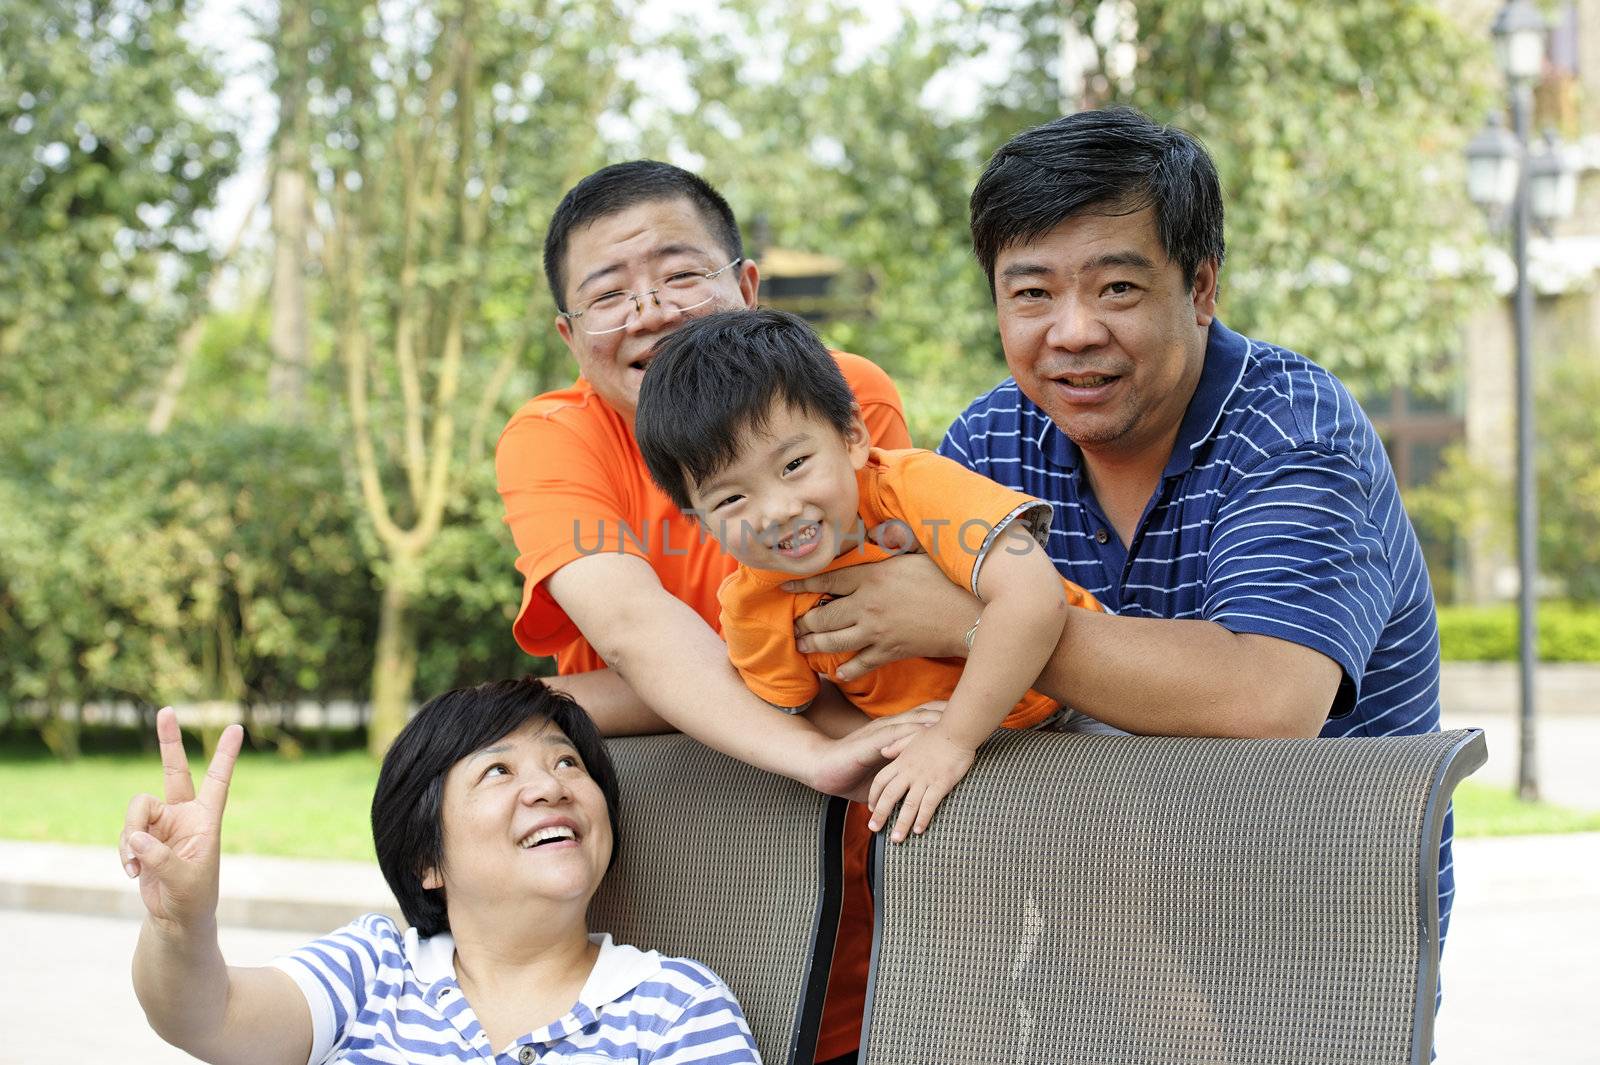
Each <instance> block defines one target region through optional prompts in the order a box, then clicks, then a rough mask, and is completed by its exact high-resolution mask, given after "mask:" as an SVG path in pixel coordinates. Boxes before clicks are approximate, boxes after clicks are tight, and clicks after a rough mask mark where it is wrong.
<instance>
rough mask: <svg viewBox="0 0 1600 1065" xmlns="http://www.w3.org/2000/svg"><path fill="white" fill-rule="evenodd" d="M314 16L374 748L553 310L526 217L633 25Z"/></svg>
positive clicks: (597, 17)
mask: <svg viewBox="0 0 1600 1065" xmlns="http://www.w3.org/2000/svg"><path fill="white" fill-rule="evenodd" d="M311 21H312V22H313V24H315V25H317V26H319V29H320V32H321V33H322V35H323V41H324V43H323V44H322V45H320V46H319V47H317V48H315V49H313V50H312V53H311V55H310V62H309V73H310V77H311V79H312V80H311V81H310V82H308V84H307V88H308V90H313V89H314V93H315V95H314V98H313V99H312V100H311V101H309V102H308V107H307V110H308V112H309V113H310V114H311V115H313V116H315V121H316V122H317V123H318V124H319V125H320V128H319V129H318V131H317V133H318V135H317V136H314V137H312V138H310V140H309V143H310V145H311V152H310V157H309V159H308V165H309V166H310V168H311V170H312V173H313V174H314V175H315V177H316V187H317V189H318V190H319V194H320V200H321V202H320V207H319V214H320V216H321V217H323V218H325V219H326V224H325V227H324V231H323V233H322V240H323V244H324V248H325V256H324V262H323V271H324V275H325V286H326V288H325V291H326V301H325V304H326V307H327V313H328V315H329V322H328V327H329V330H330V332H331V334H332V337H333V341H332V342H333V346H334V348H335V351H336V353H337V356H338V358H339V360H340V361H341V362H342V365H343V367H344V370H345V380H344V396H343V398H344V404H345V413H346V415H347V417H348V421H347V423H346V426H345V428H346V431H347V433H348V439H349V443H350V453H351V455H352V458H353V464H354V468H355V475H356V479H357V482H358V484H359V486H360V498H361V501H362V509H363V512H364V517H365V520H366V522H367V523H368V528H369V529H370V532H371V535H372V536H373V538H374V540H375V542H376V544H375V547H376V549H375V551H374V556H375V558H376V560H377V561H376V565H375V573H376V576H377V577H378V580H379V584H380V586H381V595H382V598H381V602H380V613H379V625H378V634H377V646H376V648H375V650H374V662H373V672H372V704H373V718H372V727H371V730H370V744H371V747H372V749H373V751H374V752H381V751H383V750H384V749H385V748H387V746H388V745H389V743H390V741H391V740H392V739H393V737H394V735H395V733H396V732H398V731H399V729H400V727H401V726H402V725H403V724H404V722H405V715H406V710H407V707H408V705H409V702H410V700H411V698H412V696H413V694H414V688H415V686H416V679H417V666H418V642H417V631H416V624H415V623H416V610H417V607H418V604H419V601H422V600H423V599H424V598H425V596H426V594H427V588H428V582H429V577H430V569H431V567H433V566H434V565H435V564H436V561H437V559H438V558H439V554H438V552H437V551H436V548H437V547H438V546H439V538H440V536H441V533H442V532H443V530H444V529H445V526H446V524H447V522H448V521H449V520H450V518H451V515H452V513H460V514H463V515H467V514H469V513H470V512H469V511H468V510H466V509H465V508H463V506H462V502H463V493H464V492H465V491H466V490H467V488H466V486H467V485H469V484H474V482H473V481H472V480H471V479H470V478H469V477H468V476H467V471H471V470H475V469H477V468H478V467H479V466H480V465H481V464H482V463H484V462H485V461H486V455H485V453H484V452H485V447H486V444H487V442H488V433H489V431H490V428H491V427H492V426H493V425H494V424H496V422H497V418H498V417H499V416H502V415H503V413H504V411H503V408H502V406H501V403H502V400H503V397H504V396H505V394H506V390H507V386H508V383H511V382H514V381H515V380H516V378H517V370H518V368H519V367H525V366H527V365H529V363H530V362H531V363H533V364H534V365H536V366H541V367H543V366H548V365H549V363H548V361H547V359H546V358H544V357H543V356H544V355H545V354H546V353H547V352H548V349H547V348H546V347H545V345H546V344H547V343H548V340H547V339H546V334H547V332H548V323H549V320H550V317H549V316H550V315H551V314H553V311H554V308H553V307H551V306H550V305H549V304H548V301H547V300H546V299H545V298H543V296H542V293H540V292H539V288H540V285H539V270H538V265H537V263H538V258H537V252H536V249H537V248H538V246H539V237H540V236H542V234H540V233H538V232H537V231H536V230H535V229H534V228H533V227H534V226H536V225H542V222H543V219H544V218H546V217H548V215H549V211H550V209H551V208H553V206H554V202H553V197H554V196H556V195H559V192H560V190H561V189H563V188H565V187H566V186H567V185H569V184H571V183H572V182H573V181H575V180H576V179H577V178H578V177H580V176H582V174H583V173H584V172H586V171H587V170H588V169H589V168H590V167H591V166H592V165H593V164H594V163H595V161H596V158H597V145H598V135H597V133H596V128H597V121H598V119H599V117H600V114H601V111H602V110H603V109H604V108H605V107H606V106H607V105H608V104H609V103H611V102H613V100H614V97H615V93H614V88H615V80H614V75H613V74H612V73H610V72H611V71H614V70H615V67H616V62H617V59H618V55H619V53H620V52H621V51H622V50H623V49H624V47H625V41H626V34H627V22H628V20H627V19H626V18H624V17H623V15H622V13H620V12H619V11H617V10H616V9H614V8H612V7H611V6H608V5H604V4H599V5H596V4H587V3H559V2H551V3H547V4H542V5H538V6H536V7H533V8H530V7H529V6H528V5H526V4H523V3H517V2H513V0H455V2H452V0H438V2H432V3H430V2H426V0H416V2H411V3H401V4H395V5H384V6H380V7H378V8H372V7H369V6H366V5H360V4H356V3H327V4H323V5H320V6H318V7H316V8H314V9H313V11H312V15H311ZM475 487H481V482H477V484H476V485H475ZM501 539H502V541H503V539H504V537H503V534H502V535H501ZM502 551H503V553H502V554H501V556H500V557H501V560H502V562H503V561H506V560H509V558H510V548H509V546H506V547H504V548H502ZM501 631H502V633H504V636H503V638H504V639H505V640H507V641H509V638H510V637H509V632H508V630H504V629H503V630H501Z"/></svg>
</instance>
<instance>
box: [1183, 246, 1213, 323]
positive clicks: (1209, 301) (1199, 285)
mask: <svg viewBox="0 0 1600 1065" xmlns="http://www.w3.org/2000/svg"><path fill="white" fill-rule="evenodd" d="M1189 298H1190V299H1191V300H1192V301H1193V302H1194V323H1195V325H1198V326H1200V327H1201V328H1207V327H1209V326H1210V325H1211V320H1212V319H1213V318H1215V317H1216V316H1217V261H1216V260H1215V259H1206V260H1203V261H1202V262H1201V263H1200V265H1199V266H1198V267H1196V268H1195V271H1194V285H1193V286H1192V287H1191V288H1190V290H1189Z"/></svg>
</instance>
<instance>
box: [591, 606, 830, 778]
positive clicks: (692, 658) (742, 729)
mask: <svg viewBox="0 0 1600 1065" xmlns="http://www.w3.org/2000/svg"><path fill="white" fill-rule="evenodd" d="M673 602H674V603H676V600H674V601H673ZM680 606H681V604H680ZM669 609H670V608H669ZM681 609H682V611H683V612H684V613H685V614H687V615H689V618H690V619H692V621H693V622H694V623H695V624H694V625H689V624H687V623H679V624H675V625H672V626H671V627H669V628H666V629H659V628H654V627H643V626H641V627H636V628H632V630H631V631H628V630H624V631H625V633H626V634H625V635H622V636H618V637H615V638H613V639H611V640H609V641H607V649H606V650H605V651H603V652H602V653H603V654H604V657H605V659H606V661H608V662H610V663H611V664H612V668H613V669H614V670H615V671H616V673H617V674H618V675H619V677H621V679H623V680H625V681H627V682H628V683H629V685H630V686H632V687H634V688H635V689H636V690H637V689H639V688H643V689H644V690H645V691H647V692H648V693H649V698H650V703H651V706H652V707H653V709H654V710H655V712H656V714H657V715H658V716H659V717H660V718H661V719H662V720H663V721H665V722H666V723H667V724H668V725H670V726H671V727H672V728H675V729H677V730H678V731H679V732H683V733H687V734H688V735H690V736H693V737H694V738H695V739H697V740H699V741H700V742H701V743H704V744H705V745H706V746H708V747H714V748H716V749H717V750H719V751H721V752H722V753H724V754H726V755H729V756H730V757H733V758H737V759H739V760H740V761H741V762H748V763H749V764H751V765H753V766H756V767H758V768H760V769H765V770H767V771H769V772H773V773H780V774H782V775H784V776H787V777H791V778H793V779H795V780H799V781H801V782H802V783H805V784H808V785H809V784H811V783H812V781H811V777H810V773H809V770H810V768H811V759H812V758H813V756H815V755H817V754H818V753H820V746H821V744H822V743H823V742H824V741H825V737H824V736H823V735H822V733H821V732H819V731H818V730H817V729H816V727H815V726H813V725H812V724H811V722H809V721H807V720H806V719H805V717H804V716H803V715H793V716H791V715H789V714H784V713H781V712H779V711H777V710H774V709H772V707H770V706H768V705H766V704H765V703H763V702H762V701H761V700H760V699H757V698H756V697H755V696H754V695H752V694H751V693H750V690H749V689H748V688H746V687H745V685H744V682H743V681H742V680H740V679H739V674H738V673H737V672H735V671H734V669H733V667H732V666H731V665H730V664H729V663H728V651H727V646H726V645H725V644H724V643H723V642H722V640H721V639H719V638H718V637H717V635H716V633H714V632H712V631H711V629H710V628H709V627H708V626H707V625H706V624H705V623H704V622H702V621H700V619H699V617H698V616H696V615H695V614H694V612H693V611H691V610H689V608H688V607H686V606H684V607H681ZM679 620H680V622H681V620H682V619H679ZM663 631H666V632H671V633H672V634H673V636H672V638H671V639H663V638H661V635H660V634H661V633H662V632H663Z"/></svg>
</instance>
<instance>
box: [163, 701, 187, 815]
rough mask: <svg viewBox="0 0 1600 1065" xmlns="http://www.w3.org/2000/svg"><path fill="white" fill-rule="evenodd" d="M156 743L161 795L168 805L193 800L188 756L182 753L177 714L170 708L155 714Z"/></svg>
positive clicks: (164, 708)
mask: <svg viewBox="0 0 1600 1065" xmlns="http://www.w3.org/2000/svg"><path fill="white" fill-rule="evenodd" d="M156 741H157V742H158V743H159V744H160V745H161V779H162V785H161V793H162V794H163V795H165V796H166V799H167V802H169V803H174V802H188V801H189V800H190V799H192V798H194V781H193V780H191V779H190V778H189V756H188V755H186V754H184V753H183V732H182V730H180V729H179V728H178V712H177V711H176V710H174V709H173V708H172V707H170V706H163V707H162V708H161V709H160V710H159V711H157V713H156Z"/></svg>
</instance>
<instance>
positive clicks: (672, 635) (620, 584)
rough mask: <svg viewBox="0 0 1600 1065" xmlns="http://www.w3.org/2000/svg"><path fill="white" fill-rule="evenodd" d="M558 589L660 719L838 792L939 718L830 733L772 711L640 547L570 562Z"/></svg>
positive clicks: (559, 575)
mask: <svg viewBox="0 0 1600 1065" xmlns="http://www.w3.org/2000/svg"><path fill="white" fill-rule="evenodd" d="M546 586H547V587H548V589H549V591H550V594H551V596H552V597H554V599H555V600H556V602H557V603H558V604H559V605H560V607H561V609H562V610H564V611H566V613H567V615H568V616H569V617H570V618H571V619H572V620H573V622H574V623H575V624H576V625H577V626H578V629H579V631H580V632H582V633H583V635H584V638H585V639H587V640H588V641H589V643H590V644H592V645H593V646H594V648H595V650H596V651H598V652H599V653H600V656H601V657H602V658H604V659H605V660H606V661H607V662H608V663H610V665H611V668H612V670H613V671H614V672H615V673H616V674H617V676H619V677H620V678H621V679H622V680H624V681H626V682H627V684H628V686H629V687H631V688H632V689H633V690H634V691H635V692H638V693H639V695H640V697H641V698H642V699H643V700H644V701H645V702H647V703H648V704H649V706H650V709H652V710H653V711H655V712H656V713H657V714H658V715H659V716H660V717H661V719H662V720H664V721H665V722H667V723H668V724H669V725H671V726H672V727H673V728H675V729H677V730H679V731H680V732H685V733H687V734H689V735H691V736H693V737H694V738H695V739H697V740H699V741H700V742H702V743H704V744H706V745H707V746H710V747H714V748H716V749H717V750H719V751H721V752H722V753H724V754H726V755H729V756H731V757H733V758H737V759H739V760H740V761H742V762H747V763H749V764H751V765H754V766H756V767H757V768H760V769H765V770H767V771H769V772H773V773H779V774H782V775H783V776H786V777H790V778H792V779H794V780H798V781H800V782H801V783H803V784H806V785H808V786H810V787H813V788H815V789H817V790H818V791H825V792H829V793H831V794H835V795H846V796H852V795H859V794H862V793H864V792H865V786H866V783H867V781H868V780H869V779H870V777H871V774H872V773H873V772H874V771H875V770H876V769H877V768H878V767H879V766H881V765H882V764H883V757H882V755H881V754H880V753H879V752H880V749H881V748H883V747H885V746H887V745H888V744H890V743H892V742H894V741H895V740H897V739H899V738H900V737H901V736H904V735H909V734H910V733H911V732H913V731H915V730H916V729H918V728H920V727H921V726H922V725H923V724H924V723H927V722H930V721H932V720H934V718H935V717H936V716H937V715H934V714H931V713H912V714H902V715H899V716H897V717H894V718H885V719H883V720H880V721H875V722H873V723H872V724H870V725H867V726H865V727H863V728H861V729H859V730H857V731H856V732H854V733H852V734H851V735H850V736H849V737H847V738H845V739H842V740H830V739H828V737H826V736H824V735H823V734H822V733H821V732H819V731H818V730H817V729H816V727H814V726H813V725H812V724H811V722H809V721H806V720H805V719H804V718H803V717H802V716H790V715H787V714H779V713H774V712H773V710H772V708H771V707H769V706H767V705H766V704H765V703H763V702H762V701H761V700H760V699H758V698H756V696H754V695H752V694H751V693H750V691H749V689H748V688H746V687H745V685H744V683H743V682H742V681H741V680H740V679H739V675H738V674H737V673H736V672H734V669H733V666H732V665H730V664H729V662H728V650H727V647H726V646H725V645H724V644H723V642H722V640H721V639H719V638H718V637H717V634H716V633H715V632H713V631H712V630H711V626H709V625H707V624H706V623H705V621H704V620H702V619H701V617H700V615H698V614H696V613H695V612H694V610H692V609H691V608H690V607H689V606H688V605H687V604H686V603H684V602H683V601H682V600H680V599H678V598H677V597H676V596H674V595H672V594H671V593H670V592H668V591H667V590H666V589H665V588H664V587H662V585H661V581H660V579H659V578H658V577H657V576H656V572H655V570H653V569H651V568H650V564H649V563H648V562H646V561H645V560H644V559H641V558H637V557H634V556H632V555H621V554H599V555H590V556H588V557H585V558H581V559H578V560H576V561H574V562H570V563H568V564H567V565H565V566H563V567H562V568H561V569H559V570H557V571H556V572H555V573H554V574H553V575H552V576H551V577H550V578H549V580H548V581H547V582H546Z"/></svg>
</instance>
